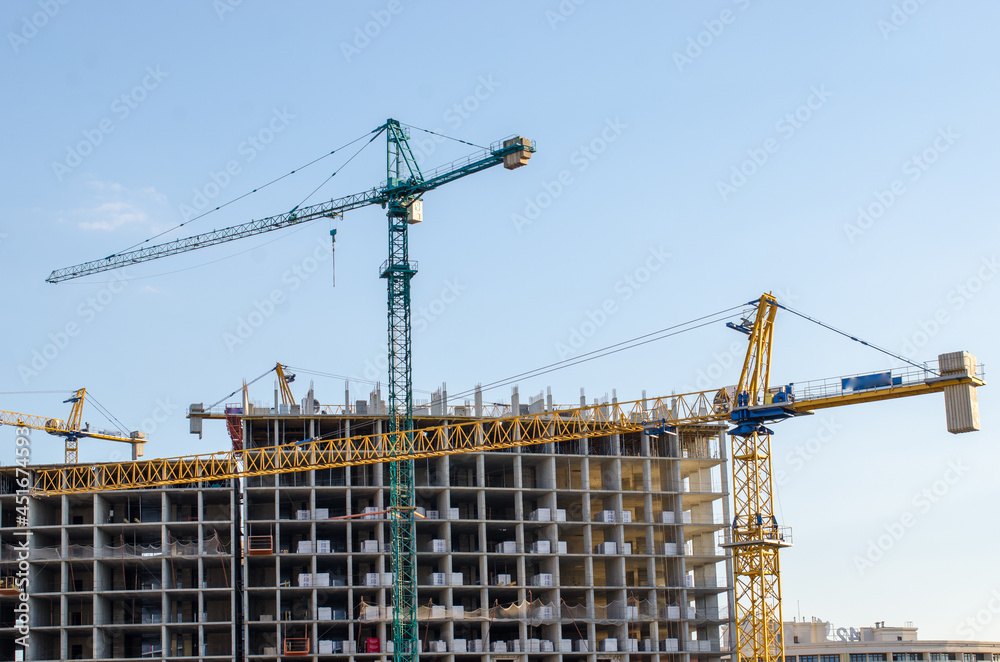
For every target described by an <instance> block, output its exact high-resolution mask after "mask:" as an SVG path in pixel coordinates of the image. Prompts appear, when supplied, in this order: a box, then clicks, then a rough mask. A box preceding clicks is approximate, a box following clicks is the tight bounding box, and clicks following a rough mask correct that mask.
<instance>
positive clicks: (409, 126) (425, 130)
mask: <svg viewBox="0 0 1000 662" xmlns="http://www.w3.org/2000/svg"><path fill="white" fill-rule="evenodd" d="M400 125H401V126H405V127H408V128H410V129H416V130H417V131H423V132H424V133H429V134H431V135H432V136H441V137H442V138H447V139H448V140H454V141H455V142H457V143H462V144H463V145H469V146H471V147H478V148H479V149H489V148H488V147H483V146H482V145H477V144H476V143H470V142H469V141H468V140H462V139H461V138H452V137H451V136H446V135H444V134H443V133H438V132H437V131H431V130H430V129H421V128H420V127H419V126H413V125H412V124H403V123H402V122H400Z"/></svg>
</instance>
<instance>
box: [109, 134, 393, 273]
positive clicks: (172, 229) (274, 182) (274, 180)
mask: <svg viewBox="0 0 1000 662" xmlns="http://www.w3.org/2000/svg"><path fill="white" fill-rule="evenodd" d="M367 135H369V134H368V133H366V134H364V135H361V136H358V137H357V138H355V139H354V140H352V141H351V142H349V143H347V144H345V145H341V146H340V147H338V148H336V149H334V150H332V151H330V152H327V153H326V154H324V155H322V156H320V157H317V158H315V159H313V160H312V161H309V162H308V163H306V164H305V165H301V166H299V167H298V168H296V169H294V170H292V171H291V172H287V173H285V174H284V175H281V176H280V177H278V178H276V179H272V180H271V181H269V182H267V183H266V184H263V185H262V186H258V187H257V188H255V189H253V190H251V191H249V192H247V193H244V194H243V195H240V196H237V197H235V198H233V199H232V200H230V201H229V202H225V203H223V204H221V205H219V206H218V207H215V208H214V209H209V210H208V211H206V212H202V213H201V214H199V215H197V216H195V217H194V218H191V219H188V220H186V221H184V222H183V223H180V224H178V225H175V226H174V227H172V228H168V229H166V230H164V231H163V232H160V233H158V234H155V235H153V236H152V237H150V238H148V239H145V240H143V241H140V242H139V243H137V244H133V245H131V246H129V247H128V248H125V249H123V250H120V251H118V252H117V253H112V254H111V255H109V256H108V257H114V256H116V255H119V254H121V253H125V252H127V251H130V250H132V249H133V248H137V247H139V246H142V245H143V244H148V243H149V242H151V241H153V240H154V239H158V238H159V237H162V236H163V235H165V234H167V233H168V232H173V231H174V230H177V229H178V228H181V227H183V226H185V225H187V224H189V223H193V222H194V221H197V220H198V219H200V218H203V217H205V216H207V215H209V214H211V213H213V212H216V211H219V210H220V209H222V208H223V207H228V206H229V205H231V204H233V203H234V202H238V201H239V200H242V199H243V198H245V197H247V196H249V195H252V194H254V193H256V192H257V191H260V190H263V189H265V188H267V187H268V186H270V185H271V184H276V183H277V182H280V181H281V180H282V179H284V178H286V177H288V176H290V175H294V174H295V173H296V172H298V171H299V170H304V169H306V168H308V167H309V166H311V165H313V164H315V163H319V162H320V161H322V160H323V159H325V158H327V157H329V156H333V155H334V154H336V153H337V152H339V151H340V150H342V149H346V148H347V147H350V146H351V145H353V144H354V143H356V142H358V141H359V140H361V139H363V138H364V137H365V136H367ZM376 136H377V134H376ZM372 140H374V138H372ZM351 158H354V157H351ZM345 165H346V164H345ZM341 167H343V166H341ZM332 176H333V175H331V177H332ZM324 183H325V182H324ZM310 195H312V194H310Z"/></svg>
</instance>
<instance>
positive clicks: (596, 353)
mask: <svg viewBox="0 0 1000 662" xmlns="http://www.w3.org/2000/svg"><path fill="white" fill-rule="evenodd" d="M743 307H744V304H740V305H739V306H733V307H731V308H726V309H725V310H720V311H718V312H715V313H711V314H709V315H703V316H701V317H696V318H694V319H692V320H688V321H687V322H682V323H680V324H674V325H671V326H668V327H665V328H662V329H659V330H657V331H652V332H650V333H646V334H643V335H641V336H636V337H635V338H631V339H629V340H623V341H621V342H618V343H615V344H613V345H608V346H606V347H602V348H600V349H595V350H593V351H590V352H587V353H586V354H581V355H580V356H575V357H572V358H569V359H564V360H562V361H557V362H555V363H550V364H548V365H545V366H541V367H539V368H535V369H533V370H527V371H525V372H521V373H518V374H516V375H512V376H510V377H505V378H504V379H499V380H497V381H494V382H489V383H488V384H485V385H480V386H479V387H477V388H472V389H468V390H465V391H461V392H459V393H457V394H455V395H454V396H452V397H456V398H462V397H465V396H468V395H472V394H473V393H475V392H476V390H480V391H489V390H492V389H495V388H499V387H501V386H507V385H509V384H512V383H514V382H515V381H517V380H518V379H520V378H522V377H524V378H532V377H538V376H540V375H544V374H547V373H550V372H554V371H556V370H561V369H563V368H568V367H570V366H574V365H578V364H580V363H585V362H587V361H592V360H594V359H599V358H602V357H604V356H609V355H611V354H616V353H618V352H621V351H624V350H626V349H632V348H633V347H640V346H642V345H645V344H647V343H651V342H655V341H657V340H663V339H664V338H670V337H671V336H675V335H678V334H681V333H685V332H687V331H693V330H694V329H700V328H701V327H704V326H708V325H710V324H715V323H717V322H720V321H723V320H725V319H728V318H731V317H735V315H731V314H728V313H731V311H733V310H737V309H740V308H743ZM720 315H721V316H722V317H719V316H720ZM710 318H711V319H710ZM703 320H707V321H703ZM695 322H702V323H701V324H697V325H695V326H689V325H691V324H694V323H695ZM681 327H688V328H681ZM675 329H679V330H677V331H675ZM668 331H671V333H667V332H668ZM660 334H664V335H660ZM651 336H657V337H651ZM638 341H642V342H638Z"/></svg>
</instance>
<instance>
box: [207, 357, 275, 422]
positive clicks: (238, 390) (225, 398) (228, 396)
mask: <svg viewBox="0 0 1000 662" xmlns="http://www.w3.org/2000/svg"><path fill="white" fill-rule="evenodd" d="M277 369H278V366H275V367H273V368H271V369H270V370H267V371H266V372H264V374H262V375H259V376H257V377H254V378H253V379H251V380H250V381H248V382H247V386H250V385H251V384H253V383H254V382H259V381H260V380H262V379H264V378H265V377H267V376H268V375H269V374H271V373H272V372H274V371H275V370H277ZM242 390H243V387H242V386H241V387H240V388H238V389H236V390H235V391H233V392H232V393H230V394H229V395H226V396H223V397H222V398H220V399H219V401H218V402H216V403H214V404H211V405H209V406H208V407H206V408H205V411H209V410H210V409H213V408H215V407H217V406H218V405H220V404H221V403H223V402H225V401H226V400H227V399H228V398H231V397H233V396H234V395H236V394H237V393H239V392H240V391H242Z"/></svg>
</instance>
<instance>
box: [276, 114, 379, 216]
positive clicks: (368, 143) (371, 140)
mask: <svg viewBox="0 0 1000 662" xmlns="http://www.w3.org/2000/svg"><path fill="white" fill-rule="evenodd" d="M381 134H382V132H381V131H379V132H378V133H373V134H372V137H371V139H370V140H369V141H368V142H366V143H365V144H364V145H362V146H361V149H359V150H358V151H356V152H354V156H352V157H351V158H349V159H347V160H346V161H344V163H343V164H342V165H341V166H340V167H339V168H337V169H336V170H334V171H333V174H332V175H330V176H329V177H327V178H326V179H324V180H323V182H322V183H321V184H320V185H319V186H317V187H316V188H314V189H313V191H312V193H310V194H309V195H307V196H306V197H304V198H303V199H302V202H300V203H299V204H297V205H295V207H294V208H293V209H292V211H293V212H294V211H295V210H296V209H298V208H299V207H301V206H302V205H304V204H305V202H306V200H308V199H309V198H311V197H313V196H314V195H316V191H318V190H320V189H321V188H323V187H324V186H326V184H327V182H329V181H330V180H331V179H333V178H334V176H336V174H337V173H339V172H340V171H341V170H343V169H344V168H346V167H347V164H348V163H350V162H351V161H353V160H354V157H355V156H357V155H358V154H360V153H361V152H363V151H364V149H365V147H368V145H371V144H372V143H373V142H375V139H376V138H378V137H379V136H380V135H381ZM363 137H364V136H362V138H363ZM359 140H360V138H359ZM354 142H357V140H355V141H354ZM351 144H353V143H351ZM330 153H331V154H332V153H333V152H330ZM327 156H329V155H327ZM292 172H294V170H293V171H292Z"/></svg>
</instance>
